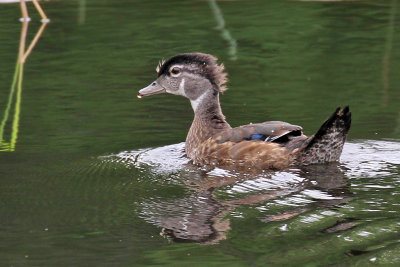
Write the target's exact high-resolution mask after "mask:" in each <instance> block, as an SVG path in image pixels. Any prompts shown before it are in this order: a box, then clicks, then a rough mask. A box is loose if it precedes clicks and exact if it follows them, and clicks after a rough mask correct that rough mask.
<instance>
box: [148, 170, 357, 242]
mask: <svg viewBox="0 0 400 267" xmlns="http://www.w3.org/2000/svg"><path fill="white" fill-rule="evenodd" d="M180 178H181V179H182V180H183V181H185V184H186V185H187V186H188V187H189V188H190V189H191V191H192V192H193V193H192V194H191V195H189V196H187V197H184V198H181V199H173V200H165V201H160V200H159V199H157V201H151V202H145V203H142V212H141V215H142V218H143V219H145V220H146V221H148V222H150V223H152V224H155V225H157V226H159V227H161V228H162V230H161V235H162V236H165V237H167V238H168V239H169V240H171V241H174V242H196V243H200V244H216V243H218V242H219V241H221V240H224V239H226V238H227V232H228V231H229V230H230V219H229V216H228V215H229V214H230V213H233V212H234V211H235V209H237V208H238V207H241V206H243V205H261V204H262V203H263V202H266V201H272V200H277V199H280V200H282V199H283V201H284V199H285V197H290V196H291V195H294V194H298V193H300V192H304V194H307V195H308V196H311V199H312V200H314V201H312V203H313V205H312V209H315V207H317V208H319V207H320V208H333V207H335V206H337V205H339V204H342V203H346V202H347V201H349V200H350V199H351V193H350V192H349V189H348V187H347V184H346V180H345V176H344V173H343V171H342V170H341V167H340V166H339V165H336V164H330V165H323V166H318V165H316V166H309V167H307V168H304V169H301V170H292V171H290V172H280V173H266V172H263V173H258V174H255V173H252V174H249V173H235V172H233V171H232V172H229V171H225V170H218V171H215V170H214V171H211V172H207V171H200V172H199V171H196V170H195V169H194V168H193V169H192V170H190V168H189V169H187V170H185V171H184V172H182V173H181V177H180ZM220 191H223V192H224V193H225V194H226V193H227V194H229V197H228V199H225V200H219V199H218V195H221V192H220ZM313 192H314V193H313ZM316 192H323V193H325V194H326V196H325V197H320V196H318V193H316ZM313 194H314V195H313ZM232 196H233V197H232ZM314 196H315V198H314ZM224 198H226V196H225V197H224ZM308 206H311V205H308ZM308 206H304V205H302V207H301V208H295V209H292V210H290V211H286V212H284V213H281V214H276V215H273V216H268V217H266V218H261V221H263V222H266V223H268V222H271V221H282V220H288V219H290V218H293V217H295V216H298V215H300V214H302V213H304V212H307V211H309V210H310V209H311V207H308Z"/></svg>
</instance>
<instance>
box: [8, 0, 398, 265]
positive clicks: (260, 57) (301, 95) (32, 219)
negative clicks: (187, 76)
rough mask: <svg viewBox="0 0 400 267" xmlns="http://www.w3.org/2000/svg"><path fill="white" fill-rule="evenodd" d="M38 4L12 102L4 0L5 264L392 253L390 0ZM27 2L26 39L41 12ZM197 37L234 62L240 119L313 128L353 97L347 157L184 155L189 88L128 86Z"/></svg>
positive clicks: (12, 37) (16, 30) (318, 259)
mask: <svg viewBox="0 0 400 267" xmlns="http://www.w3.org/2000/svg"><path fill="white" fill-rule="evenodd" d="M42 6H43V8H44V10H45V12H46V13H47V15H48V16H49V18H50V19H51V22H50V23H49V24H48V25H47V27H46V28H45V30H44V33H43V35H42V36H41V38H40V40H39V42H38V44H37V45H36V47H35V48H34V50H33V52H32V54H31V55H30V56H29V57H28V59H27V62H26V63H25V65H24V70H23V82H22V86H21V87H20V88H19V90H18V88H17V89H15V90H16V91H15V93H16V92H17V91H19V92H20V94H21V102H20V104H19V105H18V104H17V103H16V100H17V98H16V95H15V93H14V97H13V98H12V101H11V102H10V101H9V99H10V98H9V94H10V88H11V85H12V82H13V77H14V71H15V62H16V60H17V54H18V45H19V39H20V32H21V23H20V22H19V21H18V19H19V18H20V16H21V15H20V10H19V7H18V5H17V4H7V5H0V120H1V121H3V119H4V118H6V119H7V120H6V123H5V124H4V129H3V140H0V141H1V143H0V150H1V152H0V192H1V193H0V240H1V242H0V265H1V266H110V265H116V266H132V265H139V264H141V265H173V266H187V265H189V264H191V265H193V266H202V265H204V266H217V265H232V266H246V265H250V266H265V265H271V266H273V265H275V266H276V265H293V266H295V265H296V266H298V265H303V266H318V265H328V264H332V265H349V264H354V265H359V266H365V265H368V264H377V263H379V264H384V265H386V264H394V265H395V264H399V263H400V243H399V240H400V215H399V214H400V204H399V203H400V189H399V184H400V104H399V103H400V76H399V75H398V73H400V35H399V31H400V5H399V3H398V1H395V0H393V1H356V2H293V1H218V2H214V1H211V2H208V1H128V0H118V1H117V0H114V1H106V0H98V1H94V0H93V1H90V0H87V1H84V0H82V1H54V2H43V3H42ZM28 7H29V11H30V13H31V17H32V21H31V22H30V23H29V32H28V39H29V40H30V39H31V38H33V37H34V35H35V33H36V31H37V29H38V28H39V27H40V25H41V23H40V22H39V21H40V18H39V16H38V15H37V14H36V13H35V10H34V9H33V6H32V4H31V3H29V4H28ZM191 51H201V52H206V53H211V54H214V55H216V56H217V57H218V58H219V60H220V61H221V62H223V63H224V64H225V66H226V69H227V71H228V73H229V84H228V86H229V90H228V91H227V92H226V93H224V95H222V96H221V102H222V108H223V111H224V114H225V115H226V116H227V119H228V121H229V122H230V124H231V125H233V126H237V125H241V124H247V123H249V122H261V121H266V120H283V121H288V122H291V123H293V124H297V125H302V126H303V127H304V129H305V133H306V134H312V133H313V132H315V131H316V130H317V128H318V127H319V125H320V124H321V122H322V121H323V120H324V119H325V118H326V117H327V116H328V115H329V114H330V113H331V112H332V111H333V110H334V109H335V108H336V107H337V106H344V105H350V107H351V110H352V114H353V124H352V129H351V131H350V134H349V137H348V142H347V143H346V145H345V148H344V152H343V155H342V158H341V162H340V163H339V164H337V165H335V164H334V165H329V166H312V167H308V168H306V169H301V170H299V169H293V170H287V171H283V172H276V173H261V174H251V173H247V174H246V173H235V172H232V171H226V170H222V169H215V170H212V171H209V170H205V169H201V168H199V167H196V166H193V165H191V163H190V162H189V161H188V160H187V159H186V158H185V157H184V154H183V152H182V150H183V147H184V144H183V143H182V142H183V141H184V140H185V137H186V133H187V130H188V128H189V126H190V123H191V120H192V118H193V113H192V110H191V107H190V104H189V102H188V101H187V100H186V99H184V98H181V97H176V96H172V95H158V96H153V97H148V98H145V99H141V100H138V99H136V94H137V91H138V90H139V89H141V88H142V87H144V86H147V85H148V84H149V83H150V82H152V81H153V80H154V78H155V77H156V73H155V67H156V66H157V64H158V61H159V60H161V59H162V58H167V57H169V56H172V55H174V54H177V53H182V52H191ZM8 105H10V108H9V115H8V117H5V116H6V109H7V106H8ZM16 105H17V106H18V109H19V111H20V113H19V114H18V112H17V113H16V112H15V106H16ZM16 120H17V122H18V123H15V121H16ZM13 125H14V126H13ZM12 140H14V148H13V149H10V143H12ZM7 150H9V151H7ZM11 150H12V151H11ZM160 233H161V235H160Z"/></svg>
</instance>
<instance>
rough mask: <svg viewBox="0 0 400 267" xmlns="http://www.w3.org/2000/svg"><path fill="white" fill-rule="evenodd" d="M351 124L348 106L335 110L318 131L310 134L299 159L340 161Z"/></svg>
mask: <svg viewBox="0 0 400 267" xmlns="http://www.w3.org/2000/svg"><path fill="white" fill-rule="evenodd" d="M350 125H351V112H350V109H349V107H348V106H346V107H345V108H343V109H341V108H340V107H338V108H337V109H336V110H335V112H333V113H332V115H331V116H329V118H328V119H327V120H326V121H325V122H324V124H322V126H321V127H320V128H319V130H318V132H317V133H316V134H314V135H313V136H310V137H309V138H308V140H307V141H306V142H305V144H304V146H303V148H301V149H300V151H299V158H298V161H299V162H301V163H302V164H313V163H326V162H333V161H338V160H339V158H340V155H341V154H342V150H343V145H344V142H345V141H346V136H347V133H348V132H349V129H350Z"/></svg>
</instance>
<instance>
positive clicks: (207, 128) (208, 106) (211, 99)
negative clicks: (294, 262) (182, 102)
mask: <svg viewBox="0 0 400 267" xmlns="http://www.w3.org/2000/svg"><path fill="white" fill-rule="evenodd" d="M191 104H192V107H193V110H194V119H193V122H192V126H191V127H190V130H189V133H188V135H187V137H186V154H187V155H188V156H189V157H190V158H191V155H192V153H193V151H194V150H195V149H196V147H197V146H198V145H199V144H201V143H202V142H204V141H205V140H207V139H208V138H210V137H212V136H213V135H215V134H217V133H218V132H220V131H223V130H225V129H229V128H231V126H230V125H229V124H228V123H227V122H226V120H225V116H224V115H223V114H222V110H221V105H220V103H219V94H218V92H217V91H216V90H212V91H207V92H205V93H204V94H203V95H201V96H199V97H198V98H197V99H196V100H194V101H193V100H192V101H191Z"/></svg>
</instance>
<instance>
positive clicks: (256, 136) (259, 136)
mask: <svg viewBox="0 0 400 267" xmlns="http://www.w3.org/2000/svg"><path fill="white" fill-rule="evenodd" d="M265 139H267V136H265V135H263V134H260V133H255V134H253V135H252V136H250V137H249V138H246V140H262V141H265Z"/></svg>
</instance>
